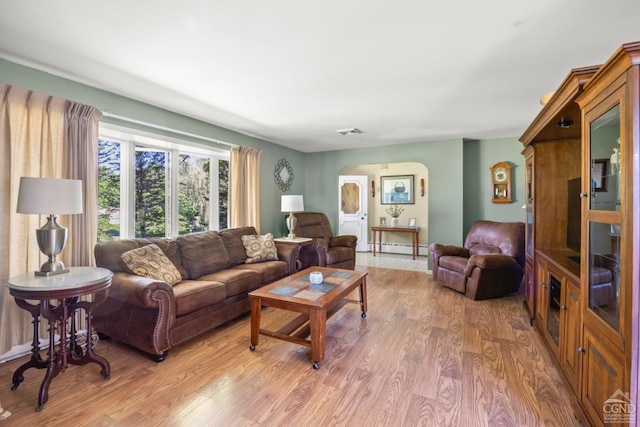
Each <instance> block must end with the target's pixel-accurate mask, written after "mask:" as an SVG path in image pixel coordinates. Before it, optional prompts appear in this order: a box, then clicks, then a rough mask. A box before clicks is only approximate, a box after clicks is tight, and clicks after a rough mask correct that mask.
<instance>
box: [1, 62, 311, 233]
mask: <svg viewBox="0 0 640 427" xmlns="http://www.w3.org/2000/svg"><path fill="white" fill-rule="evenodd" d="M0 83H6V84H10V85H14V86H18V87H22V88H24V89H31V90H34V91H37V92H40V93H44V94H47V95H53V96H57V97H60V98H64V99H69V100H71V101H75V102H80V103H83V104H87V105H92V106H94V107H96V108H98V109H99V110H101V111H108V112H110V113H112V114H115V115H119V116H123V117H127V118H130V119H135V120H138V121H142V122H146V123H153V124H155V125H158V126H163V127H167V128H170V129H176V130H179V131H182V132H188V133H193V134H196V135H201V136H205V137H208V138H212V139H216V140H220V141H224V142H228V143H231V144H237V145H245V146H250V147H256V148H259V149H261V150H262V155H261V158H260V162H261V168H260V205H261V212H260V223H261V227H260V228H261V230H260V231H261V232H262V233H267V232H273V233H277V234H278V235H279V234H281V232H280V227H281V224H282V226H284V223H283V221H284V220H283V218H284V216H283V215H282V214H281V213H280V195H281V194H283V192H282V191H280V189H279V188H278V187H277V185H276V184H275V180H274V177H273V170H274V168H275V165H276V163H277V162H278V160H279V159H281V158H286V159H287V160H288V161H289V163H290V164H291V166H292V168H293V170H294V174H295V179H294V181H293V185H292V187H291V188H290V189H289V191H287V193H286V194H302V192H303V191H304V173H303V171H304V168H303V166H304V153H301V152H299V151H296V150H292V149H289V148H286V147H282V146H280V145H276V144H272V143H270V142H267V141H264V140H261V139H258V138H253V137H250V136H247V135H243V134H240V133H237V132H234V131H230V130H228V129H224V128H221V127H219V126H215V125H212V124H208V123H205V122H203V121H200V120H196V119H193V118H190V117H186V116H183V115H180V114H176V113H173V112H170V111H167V110H164V109H162V108H157V107H154V106H151V105H149V104H145V103H142V102H139V101H135V100H133V99H131V98H126V97H124V96H120V95H117V94H114V93H110V92H107V91H104V90H100V89H96V88H93V87H90V86H87V85H83V84H80V83H76V82H72V81H70V80H66V79H63V78H59V77H56V76H54V75H52V74H48V73H44V72H41V71H38V70H34V69H32V68H29V67H24V66H21V65H18V64H15V63H13V62H9V61H6V60H4V59H1V58H0ZM103 120H104V121H105V122H111V123H120V124H124V125H126V126H130V127H137V128H139V129H143V130H147V131H152V132H154V133H159V134H162V133H165V134H166V132H162V131H158V130H156V129H149V128H145V127H144V126H136V125H132V124H130V123H121V122H118V121H117V120H114V119H109V118H106V117H105V118H103ZM174 136H175V135H174ZM187 139H188V138H187ZM199 142H200V143H205V144H206V143H207V142H206V141H199ZM209 145H212V146H216V144H214V143H209ZM221 147H222V148H225V149H228V148H229V147H228V146H226V145H222V146H221ZM285 228H286V227H285Z"/></svg>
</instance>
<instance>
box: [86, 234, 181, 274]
mask: <svg viewBox="0 0 640 427" xmlns="http://www.w3.org/2000/svg"><path fill="white" fill-rule="evenodd" d="M150 244H154V245H156V246H158V247H159V248H160V249H162V252H164V254H165V255H166V256H167V258H169V259H170V260H171V262H172V263H173V265H175V266H176V268H177V269H178V271H179V272H180V275H181V276H182V279H188V278H189V273H187V270H186V269H185V268H184V267H183V266H182V257H181V256H180V249H179V248H178V244H177V243H176V242H175V240H171V239H166V238H163V237H152V238H138V239H120V240H109V241H106V242H99V243H98V244H96V246H95V249H94V253H95V256H96V264H97V265H98V267H103V268H107V269H109V270H111V271H127V272H128V271H129V270H128V269H127V267H126V266H125V265H124V262H123V261H122V254H123V253H125V252H127V251H130V250H132V249H136V248H141V247H143V246H147V245H150Z"/></svg>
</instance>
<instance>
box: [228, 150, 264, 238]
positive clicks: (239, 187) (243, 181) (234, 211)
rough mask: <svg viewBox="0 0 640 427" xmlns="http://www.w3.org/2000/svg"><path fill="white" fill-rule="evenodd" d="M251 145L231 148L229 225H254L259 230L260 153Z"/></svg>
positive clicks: (232, 226) (231, 226)
mask: <svg viewBox="0 0 640 427" xmlns="http://www.w3.org/2000/svg"><path fill="white" fill-rule="evenodd" d="M261 153H262V151H261V150H259V149H257V148H252V147H233V148H231V161H230V162H229V227H230V228H234V227H245V226H251V225H252V226H254V227H255V228H256V230H257V231H258V232H260V154H261Z"/></svg>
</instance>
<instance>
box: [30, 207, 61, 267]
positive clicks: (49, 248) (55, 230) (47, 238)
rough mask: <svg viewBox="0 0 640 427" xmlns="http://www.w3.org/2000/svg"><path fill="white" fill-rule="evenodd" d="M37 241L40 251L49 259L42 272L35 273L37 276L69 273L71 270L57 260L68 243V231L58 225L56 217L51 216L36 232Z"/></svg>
mask: <svg viewBox="0 0 640 427" xmlns="http://www.w3.org/2000/svg"><path fill="white" fill-rule="evenodd" d="M36 239H37V240H38V247H39V248H40V251H41V252H42V253H43V254H45V255H47V256H48V257H49V259H48V261H46V262H45V263H44V264H42V266H40V271H36V272H35V274H36V276H54V275H56V274H64V273H68V272H69V269H68V268H66V267H65V266H64V263H63V262H62V261H59V260H58V259H57V256H58V254H59V253H60V252H62V250H63V249H64V245H65V243H67V229H66V228H65V227H62V226H61V225H60V224H58V222H57V221H56V217H55V215H49V217H48V218H47V223H46V224H45V225H43V226H42V227H41V228H38V229H37V230H36Z"/></svg>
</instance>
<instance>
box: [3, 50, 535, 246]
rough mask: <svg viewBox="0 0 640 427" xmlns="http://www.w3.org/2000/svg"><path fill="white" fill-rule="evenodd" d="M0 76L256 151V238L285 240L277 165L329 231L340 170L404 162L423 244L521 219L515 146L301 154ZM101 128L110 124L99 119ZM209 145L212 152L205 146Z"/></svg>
mask: <svg viewBox="0 0 640 427" xmlns="http://www.w3.org/2000/svg"><path fill="white" fill-rule="evenodd" d="M0 76H1V77H0V82H2V83H8V84H11V85H15V86H20V87H23V88H27V89H32V90H35V91H38V92H41V93H46V94H49V95H53V96H58V97H61V98H65V99H69V100H72V101H76V102H80V103H84V104H88V105H92V106H94V107H96V108H98V109H100V110H102V111H108V112H110V113H112V114H116V115H120V116H124V117H128V118H131V119H135V120H139V121H142V122H147V123H153V124H155V125H159V126H163V127H167V128H170V129H177V130H180V131H183V132H189V133H193V134H197V135H202V136H205V137H208V138H212V139H216V140H220V141H225V142H228V143H232V144H237V145H246V146H251V147H256V148H260V149H262V150H263V153H262V157H261V170H260V177H261V178H260V179H261V181H260V204H261V214H260V221H261V230H260V231H261V232H262V233H266V232H272V233H274V235H282V234H285V233H286V226H285V224H284V217H285V215H286V214H283V213H281V212H280V196H281V195H282V194H284V193H283V192H282V191H280V189H279V188H278V187H277V185H276V184H275V181H274V177H273V171H274V168H275V165H276V163H277V162H278V160H279V159H281V158H285V159H287V161H288V162H289V163H290V164H291V166H292V168H293V173H294V177H295V178H294V180H293V185H292V187H291V188H290V189H289V191H287V192H286V194H304V196H305V209H306V210H308V211H322V212H325V213H327V215H328V216H329V219H330V220H331V223H332V224H333V225H334V229H335V231H337V221H338V175H339V172H340V170H342V169H343V168H344V167H346V166H355V165H361V164H375V163H395V162H407V161H412V162H419V163H422V164H424V165H425V166H426V167H427V169H428V173H429V179H428V181H427V182H428V183H429V187H428V188H427V189H426V191H427V195H428V197H429V209H430V212H429V224H428V235H429V242H440V243H445V244H462V242H463V240H464V236H465V235H466V232H467V230H468V229H469V227H470V226H471V224H473V222H474V221H476V220H478V219H494V220H498V221H522V220H523V218H524V212H523V210H522V209H521V206H522V204H523V197H524V182H523V178H524V175H523V174H524V171H523V170H524V166H523V165H524V159H523V157H522V155H521V154H520V152H521V150H522V145H521V144H520V143H519V142H518V141H517V139H516V138H505V139H496V140H480V141H476V140H462V139H454V140H447V141H433V142H422V143H414V144H403V145H395V146H393V147H381V148H366V149H353V150H339V151H329V152H322V153H308V154H305V153H302V152H299V151H296V150H292V149H289V148H285V147H282V146H279V145H276V144H273V143H270V142H267V141H264V140H261V139H258V138H254V137H250V136H247V135H243V134H240V133H237V132H234V131H230V130H228V129H224V128H221V127H218V126H215V125H212V124H208V123H205V122H203V121H200V120H196V119H193V118H190V117H186V116H183V115H180V114H176V113H173V112H170V111H167V110H164V109H161V108H157V107H154V106H151V105H149V104H145V103H142V102H139V101H135V100H133V99H130V98H126V97H123V96H120V95H117V94H114V93H110V92H107V91H104V90H100V89H96V88H93V87H90V86H87V85H84V84H80V83H75V82H72V81H70V80H66V79H63V78H59V77H56V76H53V75H51V74H47V73H44V72H41V71H37V70H34V69H32V68H28V67H25V66H21V65H18V64H15V63H12V62H9V61H6V60H3V59H0ZM104 121H111V122H117V121H114V120H113V119H107V118H105V119H104ZM128 126H131V125H130V124H128ZM147 130H148V129H147ZM153 131H154V132H156V133H162V132H159V131H156V130H153ZM211 145H212V146H215V144H213V143H211ZM224 148H227V147H226V146H225V147H224ZM498 161H506V162H509V163H510V164H511V165H512V166H513V169H512V171H513V174H512V185H513V190H512V194H513V197H514V200H515V202H514V203H511V204H508V205H494V204H492V203H491V188H490V187H491V176H490V173H489V167H490V166H491V165H492V164H494V163H496V162H498Z"/></svg>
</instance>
